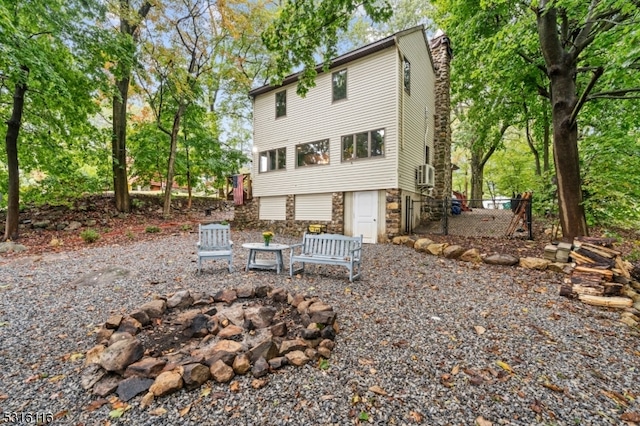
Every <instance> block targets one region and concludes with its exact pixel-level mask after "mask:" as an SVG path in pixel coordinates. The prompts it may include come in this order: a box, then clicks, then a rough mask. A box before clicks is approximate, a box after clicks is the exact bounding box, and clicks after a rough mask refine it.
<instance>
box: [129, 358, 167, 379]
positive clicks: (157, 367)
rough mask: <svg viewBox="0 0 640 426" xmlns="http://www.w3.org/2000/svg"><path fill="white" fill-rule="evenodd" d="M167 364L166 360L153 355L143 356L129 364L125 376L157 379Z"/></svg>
mask: <svg viewBox="0 0 640 426" xmlns="http://www.w3.org/2000/svg"><path fill="white" fill-rule="evenodd" d="M165 365H167V362H166V361H165V360H162V359H159V358H153V357H146V358H142V359H141V360H140V361H137V362H134V363H133V364H131V365H129V366H128V367H127V369H126V370H125V371H124V377H131V376H138V377H147V378H150V379H155V378H156V377H158V375H159V374H160V373H161V372H162V370H163V369H164V366H165Z"/></svg>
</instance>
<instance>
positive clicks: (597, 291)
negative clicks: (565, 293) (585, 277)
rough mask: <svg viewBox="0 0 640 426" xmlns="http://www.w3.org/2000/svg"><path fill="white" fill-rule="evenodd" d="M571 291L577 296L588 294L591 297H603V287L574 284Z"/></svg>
mask: <svg viewBox="0 0 640 426" xmlns="http://www.w3.org/2000/svg"><path fill="white" fill-rule="evenodd" d="M571 291H572V292H573V293H575V294H577V295H578V296H580V295H583V294H589V295H591V296H604V287H603V286H601V285H599V286H585V285H580V284H574V285H573V286H571Z"/></svg>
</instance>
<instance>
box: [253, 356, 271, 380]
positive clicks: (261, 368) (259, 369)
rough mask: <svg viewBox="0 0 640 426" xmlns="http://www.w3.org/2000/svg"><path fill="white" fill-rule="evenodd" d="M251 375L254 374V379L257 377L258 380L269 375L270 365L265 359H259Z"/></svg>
mask: <svg viewBox="0 0 640 426" xmlns="http://www.w3.org/2000/svg"><path fill="white" fill-rule="evenodd" d="M251 374H253V377H255V378H256V379H258V378H260V377H264V376H266V375H267V374H269V363H268V362H267V360H265V359H264V358H258V359H257V360H256V361H255V363H254V365H253V368H251Z"/></svg>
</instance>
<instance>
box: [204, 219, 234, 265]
mask: <svg viewBox="0 0 640 426" xmlns="http://www.w3.org/2000/svg"><path fill="white" fill-rule="evenodd" d="M199 235H200V238H199V240H198V244H197V248H198V273H200V272H201V271H202V261H203V260H206V259H214V260H215V259H223V260H224V259H226V260H227V262H228V263H229V272H232V267H231V265H232V264H233V241H231V228H230V226H229V225H228V224H227V225H222V224H217V223H210V224H207V225H202V224H201V225H200V226H199Z"/></svg>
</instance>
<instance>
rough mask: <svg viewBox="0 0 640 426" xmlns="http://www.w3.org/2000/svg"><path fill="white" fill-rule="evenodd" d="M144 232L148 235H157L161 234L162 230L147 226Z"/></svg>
mask: <svg viewBox="0 0 640 426" xmlns="http://www.w3.org/2000/svg"><path fill="white" fill-rule="evenodd" d="M144 232H146V233H147V234H156V233H158V232H160V228H158V227H157V226H155V225H151V226H147V227H146V228H144Z"/></svg>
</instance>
